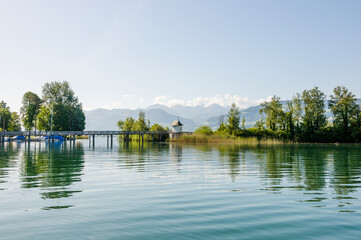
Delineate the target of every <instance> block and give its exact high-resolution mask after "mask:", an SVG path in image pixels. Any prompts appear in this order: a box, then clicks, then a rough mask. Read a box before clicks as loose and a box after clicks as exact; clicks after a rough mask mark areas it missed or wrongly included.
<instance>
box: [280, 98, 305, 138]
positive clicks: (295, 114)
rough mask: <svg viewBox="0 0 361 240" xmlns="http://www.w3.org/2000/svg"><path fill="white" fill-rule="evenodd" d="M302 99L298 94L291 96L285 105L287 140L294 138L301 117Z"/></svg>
mask: <svg viewBox="0 0 361 240" xmlns="http://www.w3.org/2000/svg"><path fill="white" fill-rule="evenodd" d="M301 106H302V101H301V98H300V95H299V94H297V95H296V96H295V97H293V99H292V101H288V102H287V103H286V106H285V111H284V114H285V115H284V116H285V125H286V128H285V130H286V135H287V138H288V139H289V140H295V134H296V130H297V129H298V128H299V123H300V118H301V111H302V109H301Z"/></svg>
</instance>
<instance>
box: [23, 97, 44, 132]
mask: <svg viewBox="0 0 361 240" xmlns="http://www.w3.org/2000/svg"><path fill="white" fill-rule="evenodd" d="M40 106H41V99H40V98H39V96H38V95H37V94H35V93H33V92H26V93H25V94H24V95H23V100H22V106H21V109H20V115H21V120H22V122H23V125H24V128H25V130H31V129H32V128H33V127H35V130H36V119H37V115H38V114H39V111H40Z"/></svg>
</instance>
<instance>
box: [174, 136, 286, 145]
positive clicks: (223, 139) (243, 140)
mask: <svg viewBox="0 0 361 240" xmlns="http://www.w3.org/2000/svg"><path fill="white" fill-rule="evenodd" d="M172 142H179V143H237V144H264V145H275V144H284V143H291V142H285V141H281V140H278V139H270V138H261V139H259V138H257V137H236V136H229V135H220V134H212V135H202V134H193V135H186V136H181V137H179V138H177V139H174V140H172Z"/></svg>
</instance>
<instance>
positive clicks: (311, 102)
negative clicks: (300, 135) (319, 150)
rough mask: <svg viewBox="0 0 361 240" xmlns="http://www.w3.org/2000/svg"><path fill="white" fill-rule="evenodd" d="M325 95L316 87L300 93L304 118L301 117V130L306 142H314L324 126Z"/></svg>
mask: <svg viewBox="0 0 361 240" xmlns="http://www.w3.org/2000/svg"><path fill="white" fill-rule="evenodd" d="M325 98H326V97H325V94H324V93H323V92H321V91H320V90H319V89H318V87H314V88H313V89H311V90H304V91H303V92H302V100H303V104H304V116H303V117H302V121H303V122H302V125H301V126H302V129H303V131H304V134H305V136H304V137H305V138H306V140H307V141H315V140H320V139H318V135H319V134H320V131H321V129H322V128H323V127H325V126H326V123H327V121H326V115H325V112H326V111H325Z"/></svg>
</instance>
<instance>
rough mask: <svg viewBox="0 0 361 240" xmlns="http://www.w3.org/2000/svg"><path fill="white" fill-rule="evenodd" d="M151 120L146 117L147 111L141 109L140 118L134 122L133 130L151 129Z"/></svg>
mask: <svg viewBox="0 0 361 240" xmlns="http://www.w3.org/2000/svg"><path fill="white" fill-rule="evenodd" d="M149 125H150V122H149V120H148V121H147V120H146V119H145V112H142V111H140V112H139V115H138V120H137V121H135V122H134V124H133V126H132V131H149V128H150V126H149Z"/></svg>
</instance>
